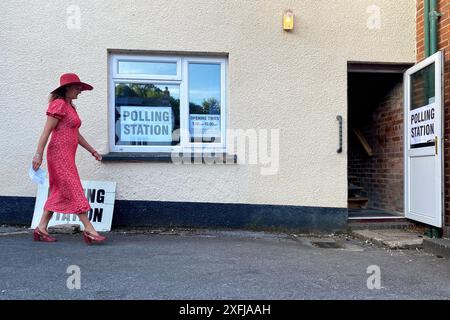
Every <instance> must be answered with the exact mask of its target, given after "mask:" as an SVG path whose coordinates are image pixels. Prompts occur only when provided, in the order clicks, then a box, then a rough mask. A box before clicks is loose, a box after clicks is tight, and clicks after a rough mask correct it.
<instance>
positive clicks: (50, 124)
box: [33, 116, 59, 171]
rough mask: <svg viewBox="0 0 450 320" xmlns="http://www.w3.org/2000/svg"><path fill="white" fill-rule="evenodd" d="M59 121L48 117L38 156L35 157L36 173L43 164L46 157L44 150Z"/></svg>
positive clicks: (34, 166)
mask: <svg viewBox="0 0 450 320" xmlns="http://www.w3.org/2000/svg"><path fill="white" fill-rule="evenodd" d="M58 121H59V120H58V119H56V118H53V117H51V116H48V117H47V122H46V123H45V126H44V131H43V132H42V134H41V137H40V138H39V142H38V147H37V150H36V154H35V155H34V157H33V169H34V171H36V170H37V169H39V167H40V166H41V164H42V159H43V156H44V149H45V146H46V145H47V141H48V137H49V136H50V133H51V132H52V130H53V129H54V128H55V127H56V125H57V124H58Z"/></svg>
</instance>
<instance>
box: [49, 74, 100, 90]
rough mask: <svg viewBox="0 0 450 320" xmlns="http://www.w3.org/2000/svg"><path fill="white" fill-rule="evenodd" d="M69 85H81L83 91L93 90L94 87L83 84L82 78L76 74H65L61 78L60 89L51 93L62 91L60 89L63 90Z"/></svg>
mask: <svg viewBox="0 0 450 320" xmlns="http://www.w3.org/2000/svg"><path fill="white" fill-rule="evenodd" d="M69 84H79V85H81V91H84V90H92V89H93V87H92V86H91V85H90V84H87V83H84V82H81V81H80V78H79V77H78V76H77V75H76V74H75V73H64V74H63V75H61V77H60V78H59V87H58V88H56V89H55V90H53V91H51V92H50V93H53V92H55V91H56V90H58V89H60V88H62V87H64V86H67V85H69Z"/></svg>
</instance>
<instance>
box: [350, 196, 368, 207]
mask: <svg viewBox="0 0 450 320" xmlns="http://www.w3.org/2000/svg"><path fill="white" fill-rule="evenodd" d="M367 202H369V198H366V197H349V198H348V202H347V204H348V207H349V208H350V209H359V208H363V207H364V206H365V205H366V204H367Z"/></svg>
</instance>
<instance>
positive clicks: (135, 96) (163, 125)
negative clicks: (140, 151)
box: [115, 83, 180, 146]
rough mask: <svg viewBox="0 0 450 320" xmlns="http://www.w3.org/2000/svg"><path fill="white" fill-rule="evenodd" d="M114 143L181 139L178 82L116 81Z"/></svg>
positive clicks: (175, 141) (165, 142) (163, 142)
mask: <svg viewBox="0 0 450 320" xmlns="http://www.w3.org/2000/svg"><path fill="white" fill-rule="evenodd" d="M115 110H116V115H115V119H116V145H133V146H145V145H159V146H161V145H164V146H170V145H177V144H179V143H180V137H179V134H178V131H176V132H175V130H177V129H179V128H180V86H179V85H174V84H142V83H116V85H115Z"/></svg>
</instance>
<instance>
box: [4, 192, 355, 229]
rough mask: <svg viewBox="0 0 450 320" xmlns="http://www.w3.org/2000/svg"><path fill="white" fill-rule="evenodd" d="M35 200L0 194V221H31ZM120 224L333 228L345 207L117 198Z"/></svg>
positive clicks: (341, 223) (343, 225)
mask: <svg viewBox="0 0 450 320" xmlns="http://www.w3.org/2000/svg"><path fill="white" fill-rule="evenodd" d="M35 200H36V199H35V198H31V197H5V196H0V223H3V224H25V225H27V224H31V220H32V215H33V211H34V203H35ZM120 226H125V227H138V226H152V227H155V226H166V227H194V228H235V229H238V228H244V229H259V228H261V229H267V228H268V229H290V230H298V231H302V232H336V231H345V230H346V229H347V208H328V207H305V206H288V205H256V204H238V203H208V202H203V203H199V202H168V201H129V200H116V202H115V207H114V215H113V222H112V227H113V228H114V227H120Z"/></svg>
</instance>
